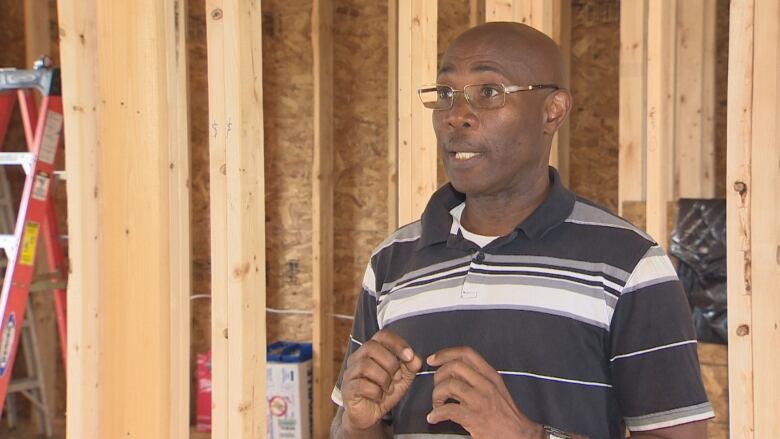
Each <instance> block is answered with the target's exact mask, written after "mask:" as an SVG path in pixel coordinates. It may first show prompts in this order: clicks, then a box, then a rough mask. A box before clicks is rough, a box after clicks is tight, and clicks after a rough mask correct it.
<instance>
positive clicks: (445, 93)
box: [438, 88, 452, 99]
mask: <svg viewBox="0 0 780 439" xmlns="http://www.w3.org/2000/svg"><path fill="white" fill-rule="evenodd" d="M438 93H439V99H449V98H450V96H452V90H450V89H449V88H440V89H439V90H438Z"/></svg>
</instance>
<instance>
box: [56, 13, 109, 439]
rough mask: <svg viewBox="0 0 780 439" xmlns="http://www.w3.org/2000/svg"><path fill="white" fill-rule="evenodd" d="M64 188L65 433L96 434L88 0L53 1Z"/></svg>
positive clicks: (96, 233)
mask: <svg viewBox="0 0 780 439" xmlns="http://www.w3.org/2000/svg"><path fill="white" fill-rule="evenodd" d="M57 15H58V20H59V27H60V64H61V65H62V89H63V94H62V97H63V109H64V116H65V118H64V119H65V121H64V127H65V128H64V129H65V144H66V145H69V146H68V147H66V148H65V163H66V166H67V172H68V173H69V174H70V178H69V179H68V183H67V194H68V232H69V236H70V239H69V241H68V259H69V261H70V274H69V276H68V296H69V297H68V367H67V380H66V381H67V397H66V398H67V413H68V416H67V419H66V421H67V425H66V435H67V437H83V438H92V437H100V422H101V416H99V415H98V414H99V413H100V412H101V405H100V398H99V389H100V387H99V386H100V382H101V380H100V374H99V371H100V369H99V363H98V358H99V352H100V350H99V347H100V320H99V316H100V314H99V303H100V296H99V293H100V275H99V273H100V263H101V260H102V257H101V253H100V246H99V242H100V240H101V235H102V232H101V227H100V222H99V203H100V200H101V198H102V196H103V194H102V191H100V190H98V149H99V142H98V139H99V133H98V117H97V116H98V115H97V106H98V103H99V99H100V98H99V97H98V91H97V88H96V87H95V84H97V81H98V80H97V67H98V60H97V27H96V11H95V0H58V1H57Z"/></svg>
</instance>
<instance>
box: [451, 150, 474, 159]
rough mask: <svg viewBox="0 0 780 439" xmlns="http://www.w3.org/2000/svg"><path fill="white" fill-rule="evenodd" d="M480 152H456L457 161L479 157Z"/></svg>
mask: <svg viewBox="0 0 780 439" xmlns="http://www.w3.org/2000/svg"><path fill="white" fill-rule="evenodd" d="M478 155H479V153H478V152H456V153H455V159H457V160H468V159H470V158H472V157H476V156H478Z"/></svg>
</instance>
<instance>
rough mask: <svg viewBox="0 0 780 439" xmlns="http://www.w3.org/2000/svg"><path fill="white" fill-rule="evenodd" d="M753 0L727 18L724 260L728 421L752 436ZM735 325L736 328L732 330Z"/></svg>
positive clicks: (742, 438) (739, 433) (737, 5)
mask: <svg viewBox="0 0 780 439" xmlns="http://www.w3.org/2000/svg"><path fill="white" fill-rule="evenodd" d="M753 28H754V3H753V1H750V0H748V1H740V2H734V3H732V5H731V15H730V24H729V54H730V56H729V73H728V78H729V80H728V102H729V105H728V129H727V142H728V147H727V157H728V158H727V161H726V162H727V165H726V166H727V167H726V179H727V190H726V248H727V249H728V250H727V265H728V275H727V279H728V288H727V291H728V304H729V315H728V326H729V403H730V407H731V411H730V413H729V415H730V416H729V425H730V431H731V436H732V437H733V438H739V439H748V438H753V437H754V431H755V424H754V399H753V398H754V372H753V366H754V364H753V361H754V359H753V358H754V344H753V338H754V335H753V333H752V332H753V331H752V328H753V323H754V319H753V295H752V294H753V286H752V268H751V267H752V250H751V247H752V245H753V235H752V228H751V222H752V213H751V210H752V205H753V202H752V196H753V186H752V179H751V178H752V173H751V162H752V159H753V148H752V145H753V138H754V133H753V100H754V96H753V80H754V78H753V71H754V65H753V62H754V54H753V50H754V39H753ZM738 328H741V329H740V332H739V333H737V330H738Z"/></svg>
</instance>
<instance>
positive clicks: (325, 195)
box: [312, 0, 336, 439]
mask: <svg viewBox="0 0 780 439" xmlns="http://www.w3.org/2000/svg"><path fill="white" fill-rule="evenodd" d="M312 48H313V49H314V50H313V52H314V53H313V61H314V62H313V64H314V163H313V165H314V170H313V175H314V178H312V194H313V200H312V207H313V212H312V224H313V234H312V240H313V249H312V250H313V263H312V267H313V280H312V284H313V294H314V297H313V298H312V302H313V303H314V322H313V325H312V327H313V332H314V334H313V345H314V361H313V364H312V366H313V374H314V389H313V390H314V391H313V401H312V404H313V413H314V416H313V418H314V419H313V422H314V425H313V432H314V437H315V438H323V439H325V438H328V437H329V436H330V423H331V421H332V420H333V414H334V411H333V408H334V405H333V403H332V402H331V400H330V394H331V392H332V391H333V386H334V385H335V383H336V380H335V376H334V367H333V358H334V344H333V343H334V342H333V316H332V314H333V299H332V298H333V2H332V1H331V0H314V2H313V5H312Z"/></svg>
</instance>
